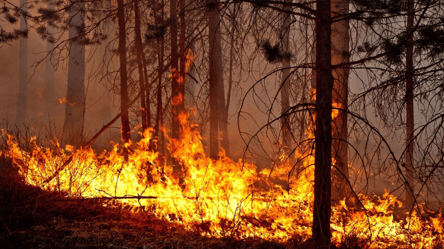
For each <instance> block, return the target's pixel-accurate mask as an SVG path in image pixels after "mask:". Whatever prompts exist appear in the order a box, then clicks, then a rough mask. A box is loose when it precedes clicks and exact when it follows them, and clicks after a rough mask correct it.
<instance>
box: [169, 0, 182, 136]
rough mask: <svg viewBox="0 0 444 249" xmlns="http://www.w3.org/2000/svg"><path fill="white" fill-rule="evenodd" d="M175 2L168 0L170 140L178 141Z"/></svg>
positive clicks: (177, 56)
mask: <svg viewBox="0 0 444 249" xmlns="http://www.w3.org/2000/svg"><path fill="white" fill-rule="evenodd" d="M176 5H177V1H176V0H170V18H171V26H170V27H171V71H172V76H173V77H171V99H172V101H173V120H172V127H171V130H172V138H174V139H179V136H180V124H179V119H178V115H179V111H180V106H179V103H178V101H179V98H180V97H179V83H178V77H177V76H178V75H177V74H178V70H179V55H178V51H177V20H176V16H177V6H176Z"/></svg>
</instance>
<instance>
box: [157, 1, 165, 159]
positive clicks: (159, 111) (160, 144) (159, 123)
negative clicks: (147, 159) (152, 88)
mask: <svg viewBox="0 0 444 249" xmlns="http://www.w3.org/2000/svg"><path fill="white" fill-rule="evenodd" d="M159 12H160V16H157V13H158V11H157V9H155V10H154V20H155V22H156V25H160V24H162V23H163V15H164V12H163V7H161V8H160V11H159ZM164 45H165V44H164V38H163V37H159V39H158V40H157V52H158V58H157V59H158V64H159V66H158V70H157V73H158V77H159V82H158V84H157V96H156V98H157V105H156V120H155V124H154V139H155V140H157V150H158V151H159V153H160V156H161V158H163V157H164V156H165V150H164V148H165V146H164V142H163V139H160V134H161V130H160V127H161V126H163V113H162V112H163V103H162V75H163V73H164V71H163V59H164V58H163V57H164ZM163 137H164V136H162V138H163Z"/></svg>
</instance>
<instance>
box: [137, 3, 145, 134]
mask: <svg viewBox="0 0 444 249" xmlns="http://www.w3.org/2000/svg"><path fill="white" fill-rule="evenodd" d="M134 31H135V33H136V47H137V67H138V69H139V87H140V91H142V96H141V97H140V114H141V116H142V130H143V131H145V130H146V129H147V128H148V124H147V116H146V111H147V108H146V107H147V105H146V98H145V90H144V89H145V77H144V76H145V75H144V63H143V61H142V56H144V55H143V46H142V35H141V32H140V15H139V1H138V0H134Z"/></svg>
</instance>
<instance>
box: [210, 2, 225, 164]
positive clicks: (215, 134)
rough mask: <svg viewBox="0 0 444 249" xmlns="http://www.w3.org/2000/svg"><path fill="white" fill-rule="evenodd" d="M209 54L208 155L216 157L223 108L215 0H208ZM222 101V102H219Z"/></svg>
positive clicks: (219, 43)
mask: <svg viewBox="0 0 444 249" xmlns="http://www.w3.org/2000/svg"><path fill="white" fill-rule="evenodd" d="M208 6H209V8H210V9H209V12H208V21H209V43H210V44H209V45H210V49H209V56H210V80H209V84H210V157H211V158H213V159H217V158H218V154H219V128H221V127H222V126H221V123H222V122H223V121H222V120H221V113H222V112H221V110H220V108H221V107H222V106H223V110H224V109H225V93H224V91H223V90H224V89H223V71H222V51H221V32H220V28H219V27H220V26H219V25H220V13H219V9H218V6H217V1H216V0H209V2H208ZM221 103H223V104H221Z"/></svg>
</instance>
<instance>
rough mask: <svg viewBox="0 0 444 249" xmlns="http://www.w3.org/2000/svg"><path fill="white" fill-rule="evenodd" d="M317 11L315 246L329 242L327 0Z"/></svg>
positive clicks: (330, 82)
mask: <svg viewBox="0 0 444 249" xmlns="http://www.w3.org/2000/svg"><path fill="white" fill-rule="evenodd" d="M316 6H317V13H316V14H317V15H316V28H315V32H316V107H315V111H316V117H315V118H316V131H315V183H314V207H313V242H314V243H315V247H318V248H327V247H329V245H330V238H331V233H330V216H331V144H332V136H331V121H332V118H331V110H332V102H331V101H332V98H331V97H332V96H331V94H332V89H333V79H332V71H331V43H330V37H331V15H330V0H317V1H316Z"/></svg>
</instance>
